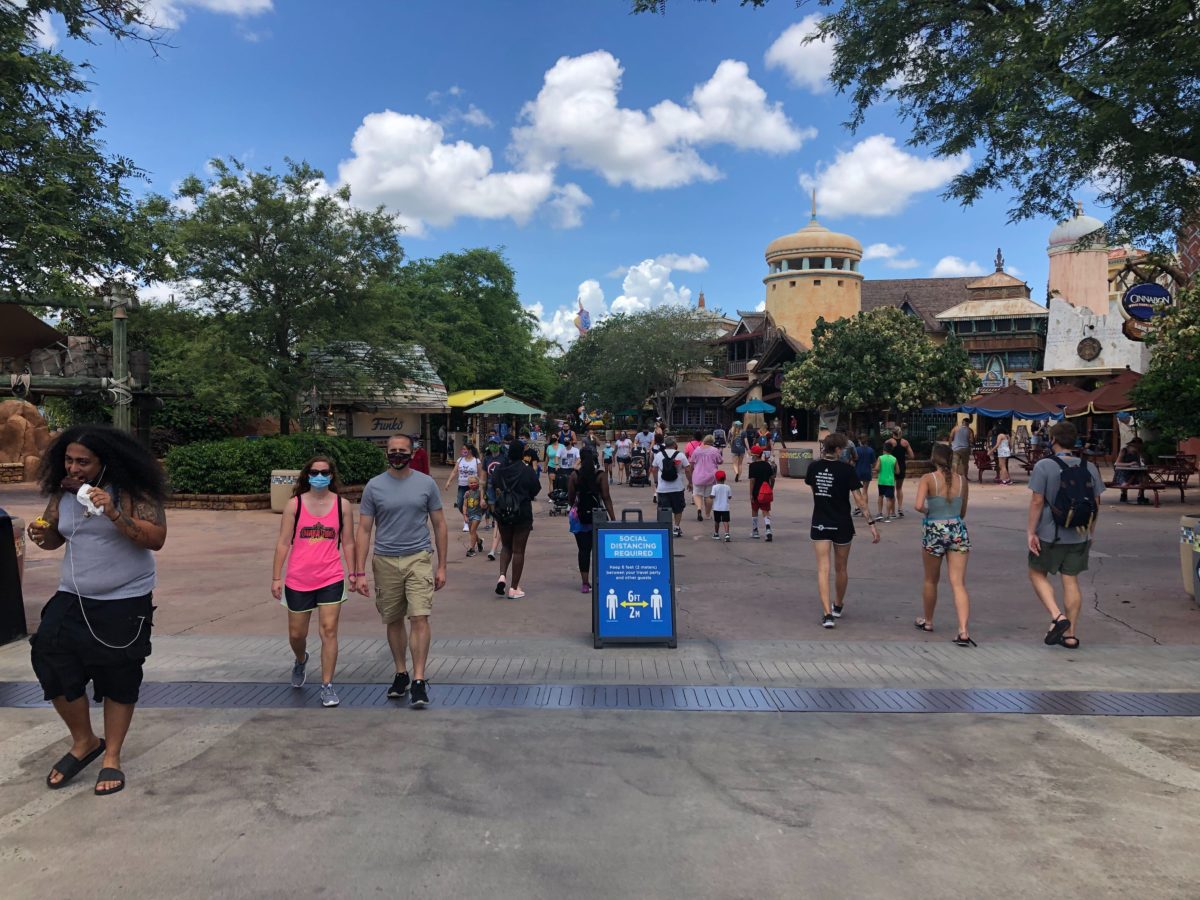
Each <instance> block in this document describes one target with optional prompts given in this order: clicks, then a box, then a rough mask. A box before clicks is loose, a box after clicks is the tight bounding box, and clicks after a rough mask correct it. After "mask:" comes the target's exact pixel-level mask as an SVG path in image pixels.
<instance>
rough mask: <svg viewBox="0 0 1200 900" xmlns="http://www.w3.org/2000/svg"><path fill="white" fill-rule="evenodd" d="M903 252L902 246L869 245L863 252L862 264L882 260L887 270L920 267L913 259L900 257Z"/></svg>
mask: <svg viewBox="0 0 1200 900" xmlns="http://www.w3.org/2000/svg"><path fill="white" fill-rule="evenodd" d="M903 252H904V246H903V245H902V244H870V245H869V246H868V247H867V248H866V249H865V250H863V262H867V261H868V260H872V259H882V260H883V261H884V262H883V264H884V265H885V266H887V267H888V268H889V269H915V268H916V267H917V266H919V265H920V263H919V262H917V260H915V259H912V258H907V257H902V256H901V255H900V254H901V253H903Z"/></svg>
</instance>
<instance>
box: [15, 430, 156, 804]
mask: <svg viewBox="0 0 1200 900" xmlns="http://www.w3.org/2000/svg"><path fill="white" fill-rule="evenodd" d="M38 480H39V482H40V483H41V488H42V493H43V494H47V495H49V497H50V502H49V503H47V504H46V511H45V512H44V513H42V515H41V516H39V517H38V518H37V519H35V520H34V521H33V522H32V523H30V525H29V529H28V531H29V537H30V539H31V540H32V541H33V542H34V543H35V544H37V545H38V546H39V547H41V548H42V549H43V550H55V549H57V548H59V547H63V546H65V547H66V552H65V553H64V555H63V563H62V569H61V575H60V580H59V586H58V591H57V593H55V595H54V596H53V597H51V598H50V602H49V603H47V604H46V606H45V608H44V609H43V610H42V618H41V622H40V624H39V625H38V630H37V633H36V634H35V635H34V636H33V637H32V638H31V639H30V643H31V644H32V645H33V670H34V672H35V673H36V674H37V678H38V681H39V682H40V683H41V685H42V690H43V692H44V694H45V698H46V699H47V700H49V701H50V702H51V703H53V704H54V709H55V710H56V711H57V712H58V714H59V716H60V717H61V718H62V720H63V722H65V723H66V726H67V728H68V729H69V730H70V732H71V749H70V751H69V752H67V754H66V755H64V756H63V758H62V759H60V760H59V761H58V762H57V763H55V765H54V768H52V769H51V770H50V774H49V775H47V776H46V785H47V787H49V788H50V789H51V790H57V789H59V788H61V787H63V786H65V785H66V784H67V783H68V782H70V781H71V779H73V778H74V777H75V776H76V775H78V774H79V773H80V772H81V771H82V770H83V769H84V768H85V767H86V766H88V765H89V764H91V763H92V762H94V761H95V760H96V759H97V758H98V757H100V756H103V757H104V759H103V761H102V762H101V769H100V774H99V777H98V778H97V780H96V788H95V792H96V794H97V795H106V794H115V793H116V792H117V791H119V790H121V789H122V788H124V787H125V774H124V773H123V772H122V771H121V748H122V746H123V745H124V743H125V736H126V734H128V732H129V724H130V722H131V721H132V720H133V710H134V706H135V705H136V704H137V701H138V694H139V691H140V688H141V685H142V665H143V663H145V661H146V657H147V656H149V655H150V629H151V626H152V625H153V622H154V606H153V590H154V586H155V565H154V551H156V550H161V549H162V546H163V543H164V542H165V541H166V539H167V520H166V515H165V514H164V512H163V503H164V501H165V500H166V495H167V486H166V479H165V477H164V475H163V471H162V468H161V467H160V466H159V464H158V462H157V460H155V459H154V457H153V456H151V455H150V453H149V452H148V451H147V450H146V449H145V448H144V447H142V446H141V445H140V444H138V443H137V442H136V441H135V440H134V439H133V438H132V437H130V436H129V435H128V434H126V433H125V432H123V431H118V430H117V429H115V428H111V427H109V426H107V425H77V426H75V427H73V428H69V429H68V430H67V431H65V432H63V433H62V435H60V436H59V437H58V438H57V439H56V440H55V441H54V443H53V444H51V445H50V447H49V448H48V450H47V453H46V456H45V458H44V459H43V460H42V465H41V470H40V471H39V473H38ZM88 682H91V684H92V691H93V694H94V695H95V698H96V700H97V701H99V700H103V701H104V737H103V738H100V737H97V736H96V733H95V732H94V731H93V730H92V722H91V713H90V711H89V709H88V700H87V685H88Z"/></svg>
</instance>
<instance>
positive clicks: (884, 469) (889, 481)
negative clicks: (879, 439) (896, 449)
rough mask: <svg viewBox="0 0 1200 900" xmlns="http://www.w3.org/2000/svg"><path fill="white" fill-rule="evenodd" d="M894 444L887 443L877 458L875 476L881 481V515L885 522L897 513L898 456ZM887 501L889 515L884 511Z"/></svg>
mask: <svg viewBox="0 0 1200 900" xmlns="http://www.w3.org/2000/svg"><path fill="white" fill-rule="evenodd" d="M892 446H894V445H889V444H887V443H885V444H884V445H883V449H882V450H881V451H880V453H879V459H877V460H875V478H876V480H877V481H878V483H879V516H878V517H877V518H881V519H883V521H884V522H890V521H892V517H893V516H895V514H896V457H895V456H893V455H892ZM885 500H886V501H887V515H886V516H885V515H884V513H883V501H885Z"/></svg>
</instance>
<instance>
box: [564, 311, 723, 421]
mask: <svg viewBox="0 0 1200 900" xmlns="http://www.w3.org/2000/svg"><path fill="white" fill-rule="evenodd" d="M712 338H713V322H712V318H711V317H710V316H709V315H707V314H706V313H704V312H701V311H699V310H696V309H691V308H690V307H686V306H674V305H668V306H660V307H658V308H656V309H652V310H648V311H646V312H640V313H633V314H627V315H616V316H610V317H608V318H607V319H604V320H603V321H601V322H600V323H599V324H597V325H596V326H594V327H593V328H592V329H591V331H589V332H588V333H587V334H586V335H583V336H582V337H580V338H579V339H578V340H576V341H575V342H574V343H573V344H572V345H571V347H570V348H569V349H568V350H567V352H566V353H565V354H564V356H563V358H562V360H561V366H560V388H559V391H558V393H557V394H556V396H555V399H556V401H557V405H559V406H560V407H562V408H564V409H574V408H575V407H576V406H577V405H578V404H579V403H580V402H586V403H587V405H588V406H589V408H590V407H592V406H598V407H600V408H601V409H608V410H612V411H615V410H621V409H626V408H628V407H635V408H640V407H641V405H642V404H643V403H645V402H646V401H647V400H651V401H652V402H653V403H654V406H655V409H656V410H657V411H658V415H659V416H661V417H662V418H663V419H664V420H667V419H668V417H669V415H670V412H671V407H672V406H673V405H674V403H675V392H676V390H677V389H678V387H679V380H680V376H681V375H682V374H683V373H684V372H686V371H688V370H689V369H694V368H697V367H707V363H708V362H709V359H710V357H711V356H712Z"/></svg>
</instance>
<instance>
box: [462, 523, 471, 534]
mask: <svg viewBox="0 0 1200 900" xmlns="http://www.w3.org/2000/svg"><path fill="white" fill-rule="evenodd" d="M470 530H471V526H470V525H468V524H467V523H466V522H463V531H467V532H469V531H470Z"/></svg>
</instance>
